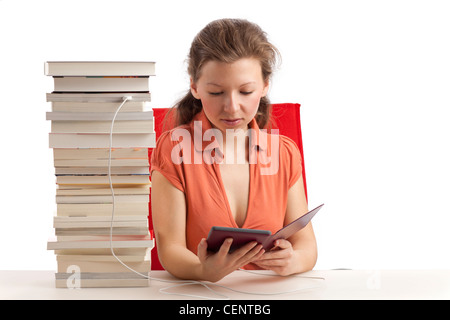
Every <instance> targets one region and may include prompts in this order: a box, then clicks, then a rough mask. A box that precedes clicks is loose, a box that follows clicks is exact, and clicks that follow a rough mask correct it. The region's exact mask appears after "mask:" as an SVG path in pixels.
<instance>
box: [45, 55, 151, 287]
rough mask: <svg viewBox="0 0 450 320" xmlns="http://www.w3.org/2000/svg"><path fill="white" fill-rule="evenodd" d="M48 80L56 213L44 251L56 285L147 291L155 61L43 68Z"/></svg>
mask: <svg viewBox="0 0 450 320" xmlns="http://www.w3.org/2000/svg"><path fill="white" fill-rule="evenodd" d="M45 74H46V75H47V76H51V77H53V79H54V91H53V92H51V93H47V101H48V102H51V106H52V109H51V112H47V115H46V116H47V120H49V121H51V132H50V134H49V147H50V148H52V149H53V156H54V157H53V160H54V167H55V176H56V185H57V189H56V210H57V212H56V215H55V217H54V221H53V222H54V230H55V234H54V236H53V237H52V238H51V239H50V240H49V241H48V243H47V249H48V250H54V252H55V254H56V258H57V271H56V273H55V280H56V287H70V288H73V287H134V286H148V279H147V278H146V277H145V276H146V275H148V272H149V271H150V251H151V249H152V248H153V239H152V237H151V235H150V233H149V228H148V216H149V194H150V187H151V185H150V177H149V157H148V154H149V152H148V148H154V147H155V144H156V141H155V140H156V137H155V132H154V122H153V112H152V110H151V108H150V106H149V103H150V91H149V77H150V76H153V75H155V63H154V62H67V61H66V62H46V63H45ZM125 96H128V97H131V100H127V101H126V102H124V97H125ZM122 103H124V104H123V105H122V108H121V109H120V111H119V112H118V113H117V115H116V118H115V121H114V126H113V134H112V136H111V135H110V132H111V123H112V120H113V118H114V114H115V113H116V111H117V110H118V107H119V106H120V105H121V104H122ZM111 143H112V144H111ZM110 179H111V182H112V186H113V193H114V200H113V196H112V195H113V193H112V192H111V188H110ZM111 247H112V248H113V251H112V250H111ZM113 253H114V255H113ZM115 256H116V257H117V258H119V259H120V260H121V261H122V262H123V263H124V264H126V265H127V266H128V267H130V268H131V269H132V270H130V269H128V268H127V267H125V266H124V265H123V264H122V263H120V261H118V260H117V259H116V257H115ZM133 270H134V271H136V272H134V271H133Z"/></svg>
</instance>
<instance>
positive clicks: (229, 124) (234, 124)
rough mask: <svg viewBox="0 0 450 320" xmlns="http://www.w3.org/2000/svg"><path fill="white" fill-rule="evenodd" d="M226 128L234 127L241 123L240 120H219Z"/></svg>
mask: <svg viewBox="0 0 450 320" xmlns="http://www.w3.org/2000/svg"><path fill="white" fill-rule="evenodd" d="M221 121H222V122H223V123H225V124H226V125H227V126H230V127H234V126H237V125H238V124H240V123H241V121H242V119H221Z"/></svg>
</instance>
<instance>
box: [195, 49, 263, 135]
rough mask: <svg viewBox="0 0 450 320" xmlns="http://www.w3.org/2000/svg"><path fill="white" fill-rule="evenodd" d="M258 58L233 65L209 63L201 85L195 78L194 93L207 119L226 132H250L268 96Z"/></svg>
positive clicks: (200, 79) (202, 75) (204, 70)
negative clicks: (249, 126)
mask: <svg viewBox="0 0 450 320" xmlns="http://www.w3.org/2000/svg"><path fill="white" fill-rule="evenodd" d="M268 89H269V83H268V81H264V79H263V76H262V71H261V65H260V63H259V61H258V60H257V59H254V58H243V59H240V60H237V61H236V62H233V63H224V62H218V61H208V62H207V63H205V65H204V66H203V67H202V70H201V73H200V78H199V79H198V81H197V82H195V83H194V82H193V81H192V79H191V92H192V95H193V96H194V97H195V98H196V99H200V100H201V101H202V105H203V110H204V112H205V115H206V117H207V118H208V119H209V121H210V122H211V123H212V124H213V126H214V127H216V128H218V129H219V130H221V131H222V132H223V133H225V132H226V130H227V129H232V130H237V129H243V130H244V131H245V130H247V125H248V124H249V123H250V121H251V120H252V119H253V118H254V117H255V115H256V112H257V111H258V106H259V101H260V100H261V98H262V97H264V96H265V95H266V94H267V91H268Z"/></svg>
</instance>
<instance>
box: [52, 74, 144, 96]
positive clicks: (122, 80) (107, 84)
mask: <svg viewBox="0 0 450 320" xmlns="http://www.w3.org/2000/svg"><path fill="white" fill-rule="evenodd" d="M148 79H149V78H148V77H54V78H53V80H54V90H53V92H144V93H145V92H148V91H149V82H148Z"/></svg>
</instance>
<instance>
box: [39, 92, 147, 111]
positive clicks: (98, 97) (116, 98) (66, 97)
mask: <svg viewBox="0 0 450 320" xmlns="http://www.w3.org/2000/svg"><path fill="white" fill-rule="evenodd" d="M125 95H126V96H131V97H132V99H133V100H132V101H134V102H150V100H151V95H150V93H149V92H146V93H135V92H102V93H98V92H97V93H92V92H91V93H83V92H79V93H57V92H52V93H47V95H46V97H47V102H87V103H93V102H108V103H112V102H116V103H119V104H120V103H122V102H123V97H124V96H125ZM127 104H128V103H126V104H125V106H126V105H127ZM118 106H119V105H117V107H118ZM125 106H124V107H125ZM117 107H116V108H117Z"/></svg>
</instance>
